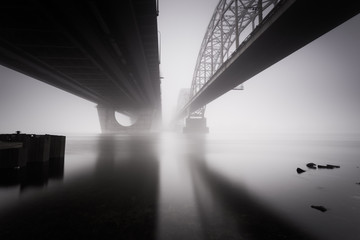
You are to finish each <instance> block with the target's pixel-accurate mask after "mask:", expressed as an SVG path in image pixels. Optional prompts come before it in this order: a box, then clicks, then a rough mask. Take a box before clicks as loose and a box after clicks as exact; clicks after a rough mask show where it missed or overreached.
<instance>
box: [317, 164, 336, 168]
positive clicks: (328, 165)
mask: <svg viewBox="0 0 360 240" xmlns="http://www.w3.org/2000/svg"><path fill="white" fill-rule="evenodd" d="M318 168H323V169H334V168H340V166H338V165H332V164H326V165H318Z"/></svg>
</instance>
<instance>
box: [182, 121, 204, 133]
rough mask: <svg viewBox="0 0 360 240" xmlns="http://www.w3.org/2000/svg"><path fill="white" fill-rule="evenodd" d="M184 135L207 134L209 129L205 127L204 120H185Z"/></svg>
mask: <svg viewBox="0 0 360 240" xmlns="http://www.w3.org/2000/svg"><path fill="white" fill-rule="evenodd" d="M183 132H184V133H208V132H209V128H208V127H207V126H206V118H204V117H203V118H191V117H188V118H186V122H185V127H184V128H183Z"/></svg>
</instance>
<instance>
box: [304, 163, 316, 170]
mask: <svg viewBox="0 0 360 240" xmlns="http://www.w3.org/2000/svg"><path fill="white" fill-rule="evenodd" d="M306 166H307V167H308V168H311V169H316V164H315V163H308V164H306Z"/></svg>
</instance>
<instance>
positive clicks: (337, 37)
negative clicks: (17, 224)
mask: <svg viewBox="0 0 360 240" xmlns="http://www.w3.org/2000/svg"><path fill="white" fill-rule="evenodd" d="M217 3H218V0H182V1H178V0H161V1H160V16H159V19H158V20H159V30H160V32H161V66H160V68H161V74H162V76H163V77H164V79H163V80H162V96H163V115H164V121H165V122H167V121H168V120H169V119H170V117H171V116H172V114H173V111H174V109H175V108H176V102H177V96H178V93H179V91H180V89H181V88H187V87H190V84H191V80H192V75H193V71H194V67H195V62H196V58H197V55H198V51H199V49H200V44H201V41H202V38H203V35H204V34H205V30H206V27H207V24H208V22H209V21H210V18H211V16H212V13H213V11H214V8H215V6H216V4H217ZM359 26H360V16H356V17H354V18H353V19H351V20H349V21H348V22H346V23H345V24H343V25H341V26H340V27H338V28H336V29H334V30H333V31H331V32H329V33H327V34H326V35H324V36H322V37H321V38H319V39H318V40H316V41H314V42H312V43H311V44H309V45H307V46H305V47H304V48H302V49H301V50H299V51H297V52H295V53H294V54H292V55H291V56H289V57H287V58H285V59H283V60H282V61H281V62H279V63H277V64H275V65H273V66H272V67H270V68H269V69H267V70H265V71H263V72H262V73H260V74H258V75H257V76H255V77H254V78H252V79H250V80H249V81H247V82H246V83H245V84H244V86H245V90H244V91H231V92H229V93H227V94H225V95H223V96H222V97H220V98H219V99H216V100H215V101H214V102H212V103H210V104H209V105H208V107H207V112H206V117H207V119H208V125H209V127H210V131H211V132H216V131H229V130H231V131H234V130H236V131H239V132H246V133H249V132H255V133H264V132H265V133H279V132H281V133H288V132H289V133H292V132H296V133H299V132H304V133H327V132H339V133H340V132H341V133H343V132H345V133H360V126H359V122H360V104H359V103H360V94H359V93H360V79H359V76H360V65H359V63H360V47H359V42H360V30H359V29H360V28H359ZM95 106H96V105H95V104H94V103H90V102H88V101H85V100H82V99H80V98H78V97H76V96H73V95H70V94H68V93H66V92H63V91H61V90H58V89H56V88H53V87H51V86H49V85H46V84H44V83H41V82H39V81H37V80H34V79H31V78H29V77H26V76H24V75H22V74H19V73H16V72H14V71H12V70H9V69H6V68H4V67H0V132H14V131H16V130H22V131H26V132H31V133H45V132H46V133H69V132H100V127H99V123H98V116H97V111H96V108H95Z"/></svg>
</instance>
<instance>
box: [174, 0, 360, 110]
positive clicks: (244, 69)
mask: <svg viewBox="0 0 360 240" xmlns="http://www.w3.org/2000/svg"><path fill="white" fill-rule="evenodd" d="M283 3H284V4H283V5H281V3H280V7H278V8H277V9H275V10H276V11H277V12H275V13H274V14H272V15H269V16H268V18H267V19H266V20H265V21H264V22H263V24H262V25H260V26H259V28H258V29H256V30H255V31H254V32H253V34H252V36H251V37H249V38H248V40H247V42H246V43H245V44H242V46H240V47H239V49H238V50H237V51H236V52H235V53H234V54H233V55H232V57H231V58H230V59H229V60H228V61H226V62H225V63H224V64H223V65H222V66H221V67H220V69H219V70H218V71H217V72H216V73H215V74H214V75H213V76H212V78H211V79H210V80H209V81H208V82H207V83H206V84H205V85H204V86H203V88H202V89H201V90H200V91H199V92H198V93H197V94H196V95H195V96H194V97H193V98H192V99H190V101H189V103H188V104H187V105H185V107H184V108H183V109H182V110H181V111H180V112H179V113H178V116H177V117H183V116H185V115H186V114H187V110H188V109H190V111H195V110H196V109H198V108H200V107H202V106H204V105H206V104H208V103H209V102H211V101H213V100H214V99H216V98H217V97H219V96H221V95H222V94H224V93H226V92H228V91H230V90H231V89H233V88H234V87H236V86H238V85H239V84H241V83H243V82H245V81H247V80H249V79H250V78H251V77H253V76H255V75H256V74H258V73H260V72H261V71H263V70H265V69H266V68H268V67H270V66H271V65H273V64H275V63H276V62H278V61H280V60H281V59H283V58H285V57H286V56H288V55H290V54H292V53H293V52H295V51H297V50H298V49H300V48H302V47H303V46H305V45H307V44H308V43H310V42H312V41H314V40H315V39H317V38H318V37H320V36H321V35H323V34H325V33H327V32H328V31H330V30H331V29H333V28H335V27H337V26H338V25H340V24H342V23H343V22H345V21H346V20H348V19H350V18H351V17H353V16H355V15H357V14H358V13H359V12H360V3H359V2H358V1H351V2H347V3H346V4H339V3H338V2H336V3H333V1H325V0H322V1H292V0H290V1H283ZM288 5H290V6H288Z"/></svg>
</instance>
